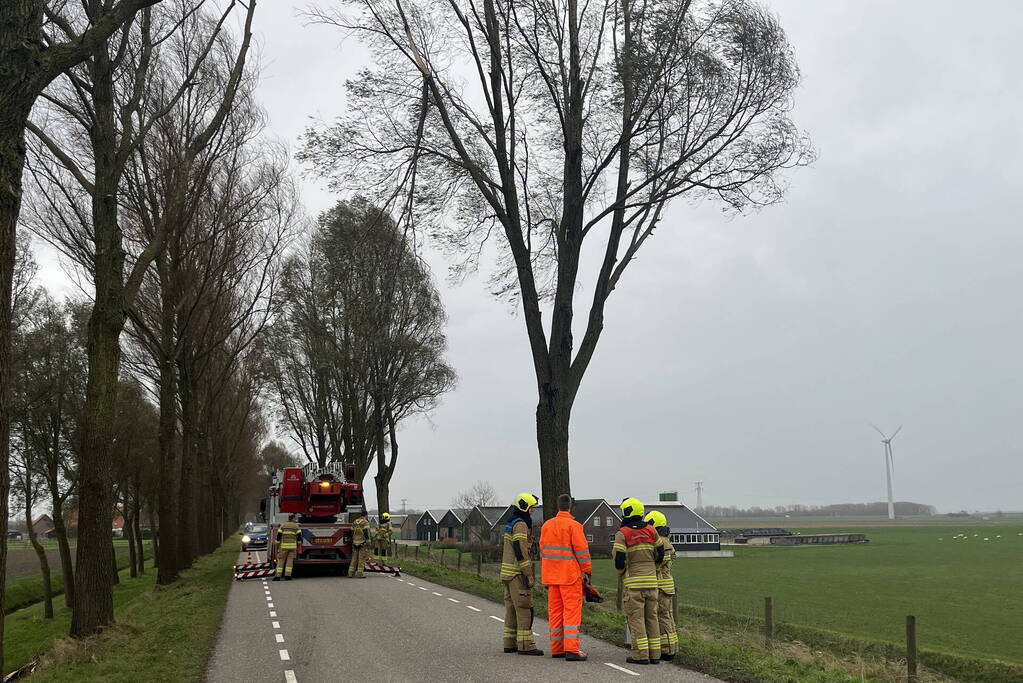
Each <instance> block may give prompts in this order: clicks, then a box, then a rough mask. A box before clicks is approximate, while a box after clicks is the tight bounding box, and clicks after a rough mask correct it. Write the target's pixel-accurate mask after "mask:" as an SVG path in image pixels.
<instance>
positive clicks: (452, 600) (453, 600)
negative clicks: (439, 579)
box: [448, 598, 458, 602]
mask: <svg viewBox="0 0 1023 683" xmlns="http://www.w3.org/2000/svg"><path fill="white" fill-rule="evenodd" d="M448 600H450V601H451V602H458V600H455V599H454V598H448Z"/></svg>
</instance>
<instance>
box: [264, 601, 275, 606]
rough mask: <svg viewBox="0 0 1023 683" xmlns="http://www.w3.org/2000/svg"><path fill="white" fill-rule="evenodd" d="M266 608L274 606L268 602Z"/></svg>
mask: <svg viewBox="0 0 1023 683" xmlns="http://www.w3.org/2000/svg"><path fill="white" fill-rule="evenodd" d="M266 606H267V607H273V606H274V604H273V603H272V602H268V603H266Z"/></svg>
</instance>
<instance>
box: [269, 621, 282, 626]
mask: <svg viewBox="0 0 1023 683" xmlns="http://www.w3.org/2000/svg"><path fill="white" fill-rule="evenodd" d="M270 625H271V626H273V627H274V628H280V627H281V622H279V621H271V622H270Z"/></svg>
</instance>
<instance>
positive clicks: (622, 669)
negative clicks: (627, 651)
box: [604, 662, 639, 676]
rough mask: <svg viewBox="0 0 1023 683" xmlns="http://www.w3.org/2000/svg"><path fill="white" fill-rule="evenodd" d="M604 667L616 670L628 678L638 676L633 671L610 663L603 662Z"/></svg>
mask: <svg viewBox="0 0 1023 683" xmlns="http://www.w3.org/2000/svg"><path fill="white" fill-rule="evenodd" d="M604 666H609V667H611V668H612V669H617V670H618V671H621V672H622V673H627V674H629V675H630V676H638V675H639V674H638V673H636V672H635V671H629V670H628V669H626V668H625V667H624V666H618V665H617V664H612V663H611V662H604Z"/></svg>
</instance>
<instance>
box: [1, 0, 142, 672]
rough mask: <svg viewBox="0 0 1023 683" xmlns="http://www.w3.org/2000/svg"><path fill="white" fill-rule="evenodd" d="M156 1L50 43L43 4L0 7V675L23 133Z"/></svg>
mask: <svg viewBox="0 0 1023 683" xmlns="http://www.w3.org/2000/svg"><path fill="white" fill-rule="evenodd" d="M159 1H160V0H120V1H119V2H116V3H114V2H109V1H102V0H88V2H86V3H84V7H85V8H86V9H87V10H88V22H87V25H86V26H85V27H84V28H83V29H82V30H80V31H79V32H77V33H76V34H74V35H69V36H66V38H59V37H56V35H57V34H58V32H57V31H56V29H55V25H56V24H57V15H56V13H55V12H53V11H52V6H51V3H48V2H46V1H45V0H5V1H4V7H3V21H0V667H2V664H3V642H2V641H3V638H2V636H3V615H4V613H5V611H6V610H4V609H3V605H4V602H3V601H4V594H5V591H4V586H5V585H6V571H7V570H6V563H7V492H8V489H9V487H10V480H9V478H8V472H7V459H8V455H9V442H10V421H9V415H10V383H11V376H10V365H11V356H10V353H11V330H12V321H11V304H12V298H13V297H12V281H13V279H14V268H15V265H14V263H15V257H16V254H15V251H16V246H15V236H16V228H17V224H18V216H19V214H20V212H21V197H22V184H21V181H22V173H23V171H24V168H25V129H26V126H27V124H28V119H29V114H30V113H31V111H32V107H33V106H34V105H35V103H36V100H37V99H38V98H39V96H40V95H41V94H42V93H43V91H44V90H45V89H46V87H47V86H48V85H49V84H50V83H51V82H52V81H53V79H55V78H57V77H58V76H59V75H60V74H62V73H64V72H65V71H67V70H68V69H70V68H72V67H73V66H75V65H76V64H79V63H80V62H82V61H83V60H85V59H87V58H88V57H89V56H90V55H91V54H93V52H94V51H95V50H96V49H97V48H98V47H99V46H101V45H103V44H104V43H105V42H106V40H107V39H108V38H109V37H110V35H112V34H113V33H114V32H115V31H117V30H118V29H119V28H120V27H121V26H123V25H124V24H125V23H126V22H129V21H131V19H132V18H133V17H134V16H135V13H136V12H137V11H138V10H139V9H141V8H143V7H148V6H151V5H153V4H155V3H157V2H159Z"/></svg>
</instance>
